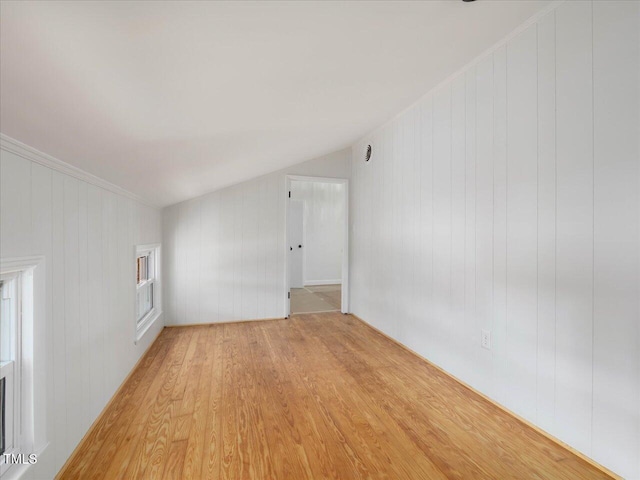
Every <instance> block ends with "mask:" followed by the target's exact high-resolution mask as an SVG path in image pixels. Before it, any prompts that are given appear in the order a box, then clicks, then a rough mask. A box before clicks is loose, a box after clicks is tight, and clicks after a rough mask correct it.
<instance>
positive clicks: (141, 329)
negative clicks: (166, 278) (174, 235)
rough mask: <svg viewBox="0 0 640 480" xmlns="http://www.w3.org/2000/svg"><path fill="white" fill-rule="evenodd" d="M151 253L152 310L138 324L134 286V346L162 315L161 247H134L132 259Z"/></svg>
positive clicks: (152, 245) (155, 245)
mask: <svg viewBox="0 0 640 480" xmlns="http://www.w3.org/2000/svg"><path fill="white" fill-rule="evenodd" d="M145 251H152V252H153V262H154V287H155V288H154V290H153V296H154V301H153V308H152V309H151V310H150V311H149V312H148V313H147V314H146V315H145V316H144V318H143V319H142V320H141V321H140V322H138V295H137V289H138V286H137V285H136V295H135V302H134V315H133V318H134V320H135V321H134V324H135V337H134V344H135V345H137V344H138V342H139V341H140V340H141V339H142V337H144V335H145V334H146V333H147V332H148V331H149V329H150V328H151V326H152V325H153V324H154V323H155V321H156V320H157V319H158V318H160V315H162V245H161V244H159V243H151V244H148V245H136V247H135V255H134V257H133V261H134V262H135V261H136V259H137V257H138V255H139V254H140V253H141V252H145Z"/></svg>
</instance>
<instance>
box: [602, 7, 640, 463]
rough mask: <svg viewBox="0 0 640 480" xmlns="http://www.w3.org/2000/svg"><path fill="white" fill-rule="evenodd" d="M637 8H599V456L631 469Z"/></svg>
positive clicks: (639, 393)
mask: <svg viewBox="0 0 640 480" xmlns="http://www.w3.org/2000/svg"><path fill="white" fill-rule="evenodd" d="M639 10H640V5H639V4H638V2H620V1H614V2H606V3H605V2H603V3H595V4H594V5H593V46H594V50H593V99H594V104H593V111H594V116H593V119H594V131H593V147H594V151H593V155H594V192H593V195H594V199H593V200H594V203H593V204H594V262H595V264H594V279H593V281H594V298H593V328H594V331H593V339H594V343H593V365H594V368H593V419H592V425H593V432H592V438H593V455H594V457H595V458H596V460H599V461H601V462H603V463H605V464H615V465H620V466H621V471H629V472H630V471H633V469H634V468H637V462H634V461H633V458H634V456H635V455H637V452H638V448H637V446H636V445H637V444H638V442H639V441H640V439H639V438H638V436H639V435H640V431H639V427H638V425H637V424H636V425H634V423H633V422H629V421H628V413H627V412H632V411H634V410H636V411H637V406H638V404H640V373H639V372H638V370H637V368H638V355H640V352H639V349H638V343H637V342H638V329H640V324H639V319H640V312H639V311H638V302H637V301H636V299H635V297H636V295H637V294H638V285H639V284H640V278H639V270H638V260H639V259H638V244H640V237H639V236H638V228H639V225H638V195H639V186H640V185H638V169H639V151H638V134H639V130H638V115H639V112H640V104H639V100H640V98H639V92H638V85H639V84H640V78H639V69H638V68H637V64H636V68H635V69H629V65H634V61H635V62H637V59H638V58H639V56H640V50H639V44H638V31H639V30H640V29H639V28H638V27H639V25H638V13H639ZM631 352H634V353H633V354H631ZM634 376H635V382H633V381H629V379H632V378H634ZM611 438H615V439H616V442H615V443H614V442H611V441H609V439H611ZM638 475H639V476H640V472H638Z"/></svg>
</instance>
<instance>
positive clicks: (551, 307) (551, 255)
mask: <svg viewBox="0 0 640 480" xmlns="http://www.w3.org/2000/svg"><path fill="white" fill-rule="evenodd" d="M555 31H556V23H555V12H551V13H549V14H547V15H546V16H545V17H543V18H542V19H541V20H540V21H539V22H538V24H537V36H538V58H537V64H538V65H537V66H538V147H537V148H538V218H537V229H538V250H537V258H538V278H537V281H538V284H537V291H538V305H537V312H538V320H537V322H538V332H537V349H538V353H537V366H538V367H537V382H536V385H537V386H536V395H537V399H536V406H537V412H536V420H537V422H538V424H539V425H540V426H541V427H542V428H544V429H545V430H547V431H553V430H554V406H555V403H554V399H555V366H556V354H555V333H556V115H555V114H556V97H555V92H556V84H555V79H556V59H555Z"/></svg>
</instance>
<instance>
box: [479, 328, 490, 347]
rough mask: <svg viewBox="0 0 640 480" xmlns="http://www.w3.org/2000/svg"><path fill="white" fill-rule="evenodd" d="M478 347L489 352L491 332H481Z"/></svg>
mask: <svg viewBox="0 0 640 480" xmlns="http://www.w3.org/2000/svg"><path fill="white" fill-rule="evenodd" d="M480 345H481V346H482V348H486V349H487V350H491V332H490V331H489V330H482V335H481V338H480Z"/></svg>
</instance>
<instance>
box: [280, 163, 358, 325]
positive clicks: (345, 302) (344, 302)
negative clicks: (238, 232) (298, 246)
mask: <svg viewBox="0 0 640 480" xmlns="http://www.w3.org/2000/svg"><path fill="white" fill-rule="evenodd" d="M284 180H285V181H284V184H285V198H286V199H288V198H287V197H288V194H289V192H290V191H291V182H294V181H295V182H316V183H338V184H343V185H344V204H345V215H344V237H343V239H342V245H343V250H342V251H343V254H342V280H341V281H340V282H335V283H340V284H341V285H342V296H341V308H340V311H341V312H342V313H349V308H350V307H349V201H350V196H349V179H348V178H333V177H313V176H303V175H285V179H284ZM288 238H289V202H286V201H285V207H284V239H285V240H284V242H283V244H282V247H283V249H284V252H283V253H284V258H285V264H284V285H285V291H284V297H285V298H284V305H285V312H284V314H285V317H287V318H288V317H289V316H290V315H291V298H290V296H289V294H290V291H291V285H290V284H289V244H288V243H287V239H288ZM331 282H332V284H333V283H334V281H333V280H332V281H331ZM315 284H316V285H320V283H315ZM304 285H305V286H306V285H311V282H304Z"/></svg>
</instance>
